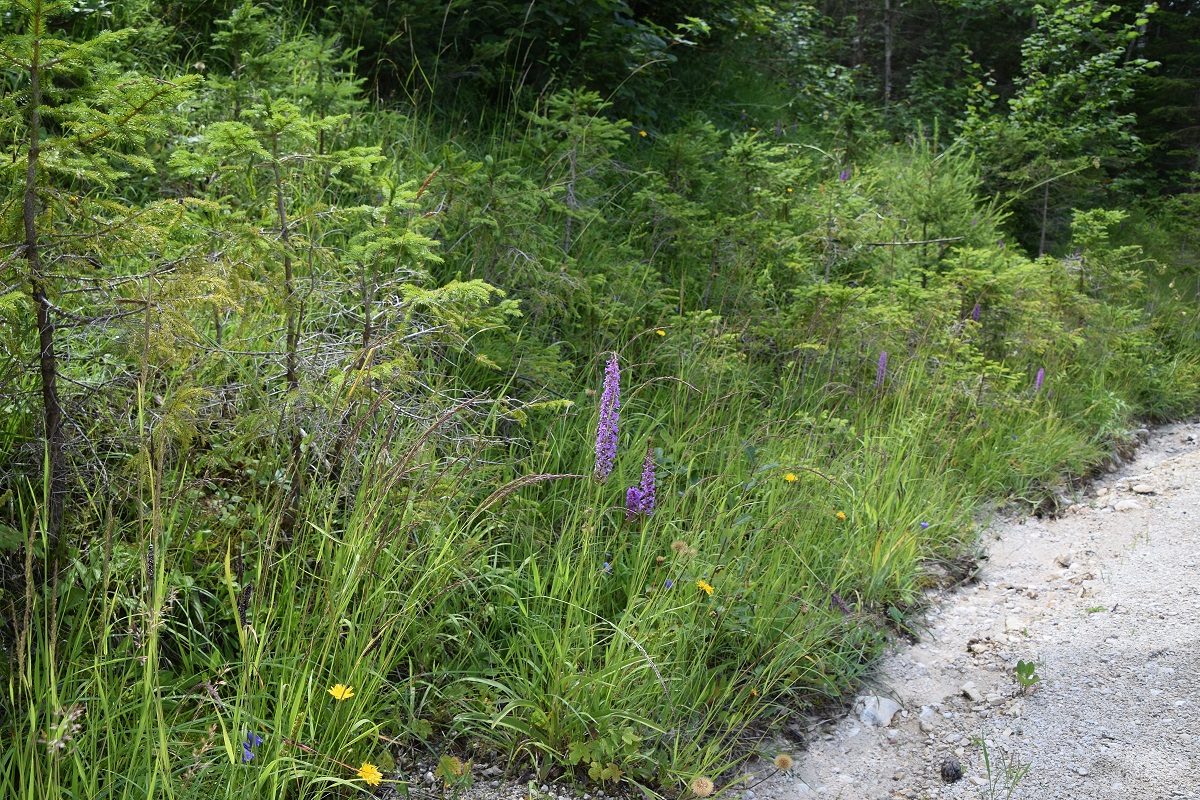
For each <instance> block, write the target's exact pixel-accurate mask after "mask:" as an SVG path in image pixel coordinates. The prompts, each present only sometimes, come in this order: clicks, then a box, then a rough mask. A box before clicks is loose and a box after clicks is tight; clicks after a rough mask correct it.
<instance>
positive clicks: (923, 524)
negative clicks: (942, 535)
mask: <svg viewBox="0 0 1200 800" xmlns="http://www.w3.org/2000/svg"><path fill="white" fill-rule="evenodd" d="M928 527H929V523H928V522H922V523H921V530H925V529H926V528H928Z"/></svg>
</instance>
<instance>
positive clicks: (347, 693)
mask: <svg viewBox="0 0 1200 800" xmlns="http://www.w3.org/2000/svg"><path fill="white" fill-rule="evenodd" d="M329 693H330V694H331V695H333V699H334V700H338V701H341V700H349V699H350V698H351V697H354V687H353V686H343V685H342V684H340V683H338V684H335V685H334V686H333V687H331V688H330V690H329Z"/></svg>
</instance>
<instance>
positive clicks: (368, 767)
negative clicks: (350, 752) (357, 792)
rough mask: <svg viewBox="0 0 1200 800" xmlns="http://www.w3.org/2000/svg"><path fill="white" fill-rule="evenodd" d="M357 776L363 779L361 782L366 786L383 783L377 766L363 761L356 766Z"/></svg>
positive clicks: (381, 774)
mask: <svg viewBox="0 0 1200 800" xmlns="http://www.w3.org/2000/svg"><path fill="white" fill-rule="evenodd" d="M358 777H360V778H362V779H363V783H365V784H366V785H367V786H378V785H379V784H381V783H383V773H382V772H380V771H379V767H377V766H375V765H374V764H371V763H370V762H367V761H364V762H363V765H362V766H361V767H359V768H358Z"/></svg>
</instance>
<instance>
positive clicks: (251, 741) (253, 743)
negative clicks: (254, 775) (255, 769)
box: [242, 731, 263, 764]
mask: <svg viewBox="0 0 1200 800" xmlns="http://www.w3.org/2000/svg"><path fill="white" fill-rule="evenodd" d="M262 742H263V740H262V737H261V736H259V735H258V734H257V733H254V732H253V731H246V741H244V742H242V763H243V764H249V763H250V760H251V759H253V758H254V748H256V747H258V746H259V745H260V744H262Z"/></svg>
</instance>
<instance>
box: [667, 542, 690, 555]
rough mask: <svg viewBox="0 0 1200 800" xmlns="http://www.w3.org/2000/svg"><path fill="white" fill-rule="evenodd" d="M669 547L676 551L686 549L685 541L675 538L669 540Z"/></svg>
mask: <svg viewBox="0 0 1200 800" xmlns="http://www.w3.org/2000/svg"><path fill="white" fill-rule="evenodd" d="M671 549H672V550H673V551H675V552H676V553H682V552H683V551H684V550H687V542H685V541H683V540H682V539H676V540H675V541H673V542H671Z"/></svg>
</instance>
